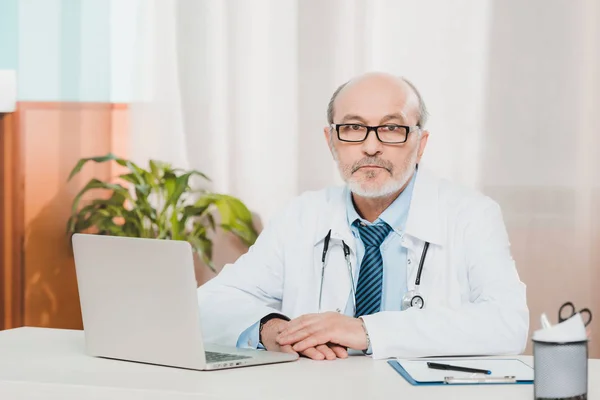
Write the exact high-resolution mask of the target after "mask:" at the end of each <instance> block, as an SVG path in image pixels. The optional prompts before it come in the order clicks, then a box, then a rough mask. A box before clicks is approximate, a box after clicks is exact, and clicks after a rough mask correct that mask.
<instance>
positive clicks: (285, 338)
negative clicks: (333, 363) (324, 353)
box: [275, 326, 319, 347]
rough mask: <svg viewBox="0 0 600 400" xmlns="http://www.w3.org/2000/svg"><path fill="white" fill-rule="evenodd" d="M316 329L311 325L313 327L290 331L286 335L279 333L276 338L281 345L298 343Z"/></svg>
mask: <svg viewBox="0 0 600 400" xmlns="http://www.w3.org/2000/svg"><path fill="white" fill-rule="evenodd" d="M314 329H315V327H312V326H311V327H308V328H305V329H302V330H299V331H296V332H294V333H289V334H286V335H283V334H279V335H277V337H276V338H275V340H276V341H277V343H279V345H280V346H284V345H287V344H293V343H298V342H299V341H301V340H304V339H306V338H307V337H309V336H310V335H311V334H312V333H313V332H314ZM317 344H319V343H317ZM311 347H314V346H311Z"/></svg>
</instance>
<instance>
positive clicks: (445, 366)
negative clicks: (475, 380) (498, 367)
mask: <svg viewBox="0 0 600 400" xmlns="http://www.w3.org/2000/svg"><path fill="white" fill-rule="evenodd" d="M427 366H428V367H429V368H431V369H443V370H447V371H460V372H472V373H475V374H486V375H491V374H492V371H488V370H487V369H477V368H467V367H459V366H457V365H448V364H438V363H434V362H428V363H427Z"/></svg>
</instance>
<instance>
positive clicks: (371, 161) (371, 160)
mask: <svg viewBox="0 0 600 400" xmlns="http://www.w3.org/2000/svg"><path fill="white" fill-rule="evenodd" d="M365 165H376V166H378V167H381V168H384V169H386V170H387V171H388V172H390V173H391V172H392V171H393V169H394V165H393V164H392V163H391V162H389V161H385V160H382V159H381V158H378V157H365V158H363V159H362V160H359V161H357V162H355V163H354V164H352V168H351V169H350V171H351V173H355V172H356V171H358V169H359V168H361V167H364V166H365Z"/></svg>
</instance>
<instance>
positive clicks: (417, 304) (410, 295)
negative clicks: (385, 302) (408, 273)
mask: <svg viewBox="0 0 600 400" xmlns="http://www.w3.org/2000/svg"><path fill="white" fill-rule="evenodd" d="M424 307H425V299H424V298H423V296H422V295H421V294H420V293H419V292H418V291H417V290H411V291H409V292H407V293H406V294H405V295H404V296H403V297H402V311H404V310H408V309H409V308H418V309H423V308H424Z"/></svg>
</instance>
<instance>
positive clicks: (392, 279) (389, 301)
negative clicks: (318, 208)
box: [344, 171, 417, 316]
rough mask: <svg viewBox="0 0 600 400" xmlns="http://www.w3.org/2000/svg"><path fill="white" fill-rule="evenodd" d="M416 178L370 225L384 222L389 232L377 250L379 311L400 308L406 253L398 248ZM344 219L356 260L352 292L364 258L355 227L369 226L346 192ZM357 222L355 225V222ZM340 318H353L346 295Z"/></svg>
mask: <svg viewBox="0 0 600 400" xmlns="http://www.w3.org/2000/svg"><path fill="white" fill-rule="evenodd" d="M416 176H417V173H416V171H415V173H414V174H413V177H412V178H411V180H410V182H409V184H408V185H407V186H406V188H405V189H404V190H403V191H402V193H400V195H399V196H398V197H397V198H396V200H394V201H393V202H392V204H390V205H389V206H388V208H386V209H385V211H383V213H381V215H380V216H379V218H377V219H376V220H375V221H374V222H373V224H381V223H384V222H385V223H386V224H388V225H389V226H390V227H391V228H392V230H391V231H390V233H389V234H388V236H387V237H386V238H385V240H384V241H383V243H382V244H381V247H380V250H381V256H382V258H383V288H382V297H381V311H400V310H401V307H402V297H403V296H404V293H406V291H407V284H406V263H407V257H408V253H407V251H406V248H405V247H403V246H402V236H403V235H404V231H405V229H406V221H407V219H408V209H409V207H410V200H411V197H412V191H413V187H414V184H415V179H416ZM346 216H347V218H348V224H349V225H350V229H351V230H352V234H353V235H354V237H355V243H356V246H355V248H356V260H357V263H358V265H357V266H356V272H355V273H354V288H355V289H356V285H357V283H358V277H359V275H360V264H361V261H362V259H363V257H364V255H365V245H364V243H363V242H362V240H361V239H360V234H359V232H358V227H357V226H356V224H357V223H363V224H365V225H371V223H370V222H369V221H367V220H366V219H363V218H361V217H360V216H359V215H358V212H357V211H356V208H354V203H353V202H352V195H351V193H350V191H348V196H347V198H346ZM357 220H358V222H355V221H357ZM344 314H346V315H350V316H354V302H353V300H352V294H350V298H349V299H348V303H347V305H346V309H345V310H344Z"/></svg>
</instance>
